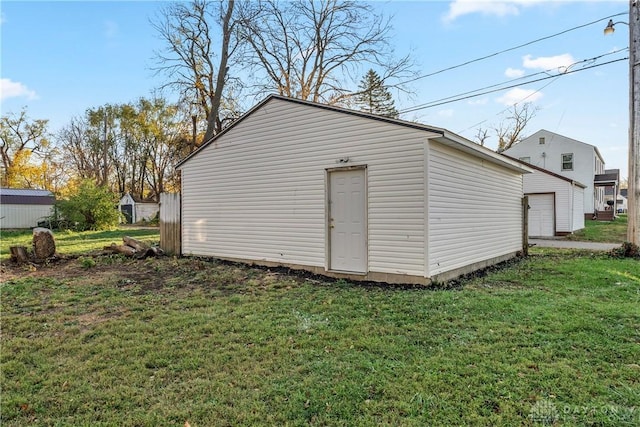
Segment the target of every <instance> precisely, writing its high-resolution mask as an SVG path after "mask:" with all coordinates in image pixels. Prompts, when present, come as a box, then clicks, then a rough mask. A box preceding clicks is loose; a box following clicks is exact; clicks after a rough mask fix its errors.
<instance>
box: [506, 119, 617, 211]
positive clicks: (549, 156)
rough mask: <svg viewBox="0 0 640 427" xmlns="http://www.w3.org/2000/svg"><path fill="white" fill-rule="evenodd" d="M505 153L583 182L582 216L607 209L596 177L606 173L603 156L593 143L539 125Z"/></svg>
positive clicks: (602, 191) (602, 188) (602, 187)
mask: <svg viewBox="0 0 640 427" xmlns="http://www.w3.org/2000/svg"><path fill="white" fill-rule="evenodd" d="M504 154H506V155H508V156H510V157H514V158H516V159H520V160H521V161H524V162H527V163H529V164H531V165H533V166H538V167H541V168H543V169H546V170H548V171H551V172H554V173H556V174H558V175H561V176H564V177H566V178H569V179H570V180H572V181H577V182H580V183H583V184H584V185H586V188H585V191H584V211H583V212H584V215H585V218H587V219H591V218H592V217H594V216H595V215H596V214H597V213H599V212H604V211H605V210H606V208H605V207H606V204H605V200H604V186H603V185H602V184H601V183H600V182H598V180H597V177H596V176H597V175H601V174H604V173H605V169H604V159H603V158H602V155H601V154H600V151H599V150H598V148H597V147H596V146H594V145H589V144H586V143H584V142H581V141H577V140H575V139H571V138H568V137H566V136H562V135H558V134H557V133H553V132H549V131H548V130H544V129H542V130H539V131H538V132H536V133H534V134H533V135H531V136H530V137H528V138H525V139H524V140H522V141H521V142H519V143H518V144H516V145H514V146H513V147H511V148H509V149H508V150H505V151H504Z"/></svg>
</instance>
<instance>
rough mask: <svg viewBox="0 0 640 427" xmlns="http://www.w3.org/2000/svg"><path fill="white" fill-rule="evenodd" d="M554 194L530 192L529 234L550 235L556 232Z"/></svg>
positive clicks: (531, 235)
mask: <svg viewBox="0 0 640 427" xmlns="http://www.w3.org/2000/svg"><path fill="white" fill-rule="evenodd" d="M553 201H554V195H553V194H529V236H530V237H550V236H555V234H556V229H555V228H556V221H555V204H554V202H553Z"/></svg>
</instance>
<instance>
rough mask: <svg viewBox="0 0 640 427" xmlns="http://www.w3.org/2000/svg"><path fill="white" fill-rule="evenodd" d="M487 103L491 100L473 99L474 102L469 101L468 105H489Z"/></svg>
mask: <svg viewBox="0 0 640 427" xmlns="http://www.w3.org/2000/svg"><path fill="white" fill-rule="evenodd" d="M487 102H489V100H488V99H487V98H481V99H472V100H470V101H468V102H467V104H469V105H487Z"/></svg>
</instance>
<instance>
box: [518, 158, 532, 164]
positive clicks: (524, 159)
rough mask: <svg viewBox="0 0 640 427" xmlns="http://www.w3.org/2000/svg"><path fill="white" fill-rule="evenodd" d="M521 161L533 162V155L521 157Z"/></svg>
mask: <svg viewBox="0 0 640 427" xmlns="http://www.w3.org/2000/svg"><path fill="white" fill-rule="evenodd" d="M519 160H520V161H521V162H526V163H531V157H520V159H519Z"/></svg>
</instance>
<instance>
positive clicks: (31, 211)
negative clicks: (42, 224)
mask: <svg viewBox="0 0 640 427" xmlns="http://www.w3.org/2000/svg"><path fill="white" fill-rule="evenodd" d="M52 214H53V205H7V204H4V203H3V204H0V228H1V229H5V230H6V229H11V228H32V227H37V226H38V221H42V220H44V219H45V218H46V217H48V216H51V215H52Z"/></svg>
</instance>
